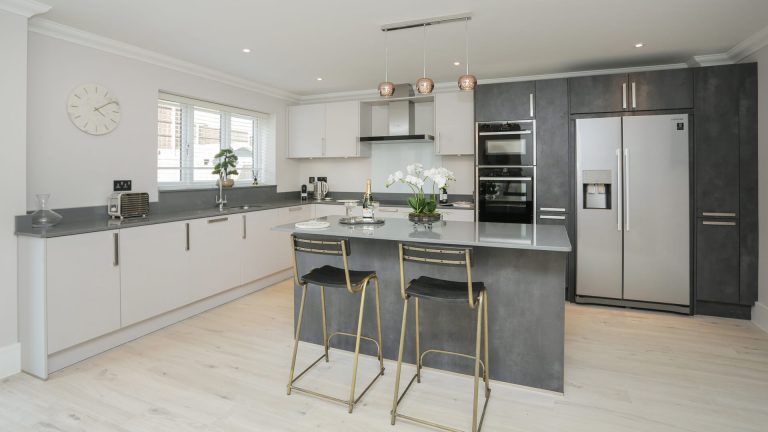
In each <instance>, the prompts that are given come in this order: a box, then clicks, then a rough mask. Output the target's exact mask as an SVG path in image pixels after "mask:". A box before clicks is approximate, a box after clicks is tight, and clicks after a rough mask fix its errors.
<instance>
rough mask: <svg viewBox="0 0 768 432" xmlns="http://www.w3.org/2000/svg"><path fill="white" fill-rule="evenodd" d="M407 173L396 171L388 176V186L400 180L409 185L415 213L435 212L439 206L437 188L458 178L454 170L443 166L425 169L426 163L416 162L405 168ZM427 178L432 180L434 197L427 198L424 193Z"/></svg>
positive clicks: (410, 201)
mask: <svg viewBox="0 0 768 432" xmlns="http://www.w3.org/2000/svg"><path fill="white" fill-rule="evenodd" d="M405 171H406V173H407V175H405V174H403V172H402V171H395V172H394V173H392V174H390V175H389V177H387V183H386V186H387V187H390V186H392V185H393V184H395V183H397V182H400V183H403V184H406V185H408V186H409V187H410V188H411V190H412V191H413V197H411V198H410V199H409V200H408V204H409V205H410V206H411V208H413V210H414V212H415V213H434V212H435V209H436V208H437V199H436V197H435V193H436V192H437V189H441V188H444V187H447V185H448V182H449V181H453V180H456V178H455V177H454V176H453V172H452V171H450V170H448V169H446V168H443V167H439V168H429V169H427V170H425V169H424V165H422V164H420V163H414V164H411V165H408V166H407V167H406V168H405ZM427 180H431V181H432V197H431V198H429V199H427V197H426V196H425V194H424V185H425V184H426V183H427Z"/></svg>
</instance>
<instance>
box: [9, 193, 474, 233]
mask: <svg viewBox="0 0 768 432" xmlns="http://www.w3.org/2000/svg"><path fill="white" fill-rule="evenodd" d="M304 204H334V205H341V204H342V203H339V202H336V201H314V200H309V201H300V200H298V199H288V200H278V201H270V202H259V203H254V204H249V205H248V208H242V207H241V206H242V204H240V205H233V206H231V207H228V208H226V209H225V210H224V211H223V212H220V211H219V210H218V208H215V207H210V208H205V209H191V210H178V211H166V212H157V213H152V214H150V215H149V216H147V217H144V218H131V219H125V220H123V221H121V220H119V219H110V218H109V217H108V216H107V215H106V208H105V209H104V212H100V213H95V214H88V215H86V216H80V217H74V218H73V217H67V216H65V217H64V219H63V220H62V221H61V222H60V223H59V224H58V225H56V226H53V227H50V228H47V229H43V228H34V227H33V226H32V217H31V215H24V216H17V217H16V235H20V236H28V237H40V238H50V237H62V236H68V235H75V234H85V233H90V232H97V231H108V230H116V229H120V228H130V227H136V226H142V225H154V224H161V223H168V222H178V221H183V220H191V219H202V218H208V217H215V216H220V215H229V214H239V213H247V212H253V211H259V210H270V209H275V208H281V207H293V206H297V205H304ZM380 205H382V206H387V207H389V206H396V207H406V205H405V204H404V203H403V202H402V201H400V200H398V201H394V200H393V201H388V200H382V201H380ZM441 208H442V206H441ZM445 208H446V209H450V208H453V207H445ZM456 208H457V209H459V208H458V207H456Z"/></svg>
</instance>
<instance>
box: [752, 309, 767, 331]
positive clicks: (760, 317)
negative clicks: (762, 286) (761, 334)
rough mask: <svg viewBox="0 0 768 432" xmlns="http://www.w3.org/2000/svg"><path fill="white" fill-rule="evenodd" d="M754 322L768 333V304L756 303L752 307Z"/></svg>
mask: <svg viewBox="0 0 768 432" xmlns="http://www.w3.org/2000/svg"><path fill="white" fill-rule="evenodd" d="M752 322H753V323H755V325H757V326H758V327H760V328H761V329H762V330H763V331H765V332H766V333H768V306H766V305H765V304H763V303H760V302H757V303H755V307H754V308H752Z"/></svg>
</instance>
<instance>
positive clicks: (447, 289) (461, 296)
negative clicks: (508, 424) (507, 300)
mask: <svg viewBox="0 0 768 432" xmlns="http://www.w3.org/2000/svg"><path fill="white" fill-rule="evenodd" d="M399 249H400V296H401V297H402V298H403V325H402V329H401V331H400V349H399V351H398V355H397V374H396V377H395V396H394V400H393V401H392V411H391V415H392V424H393V425H394V424H395V420H396V419H397V418H398V417H399V418H402V419H405V420H409V421H412V422H415V423H420V424H423V425H426V426H430V427H433V428H437V429H442V430H446V431H451V432H462V431H461V429H456V428H453V427H449V426H445V425H441V424H438V423H435V422H432V421H429V420H424V419H420V418H417V417H413V416H409V415H405V414H400V413H398V412H397V410H398V407H399V405H400V404H401V402H402V400H403V398H404V397H405V394H406V393H408V390H410V388H411V386H412V385H413V382H414V381H416V382H417V383H420V382H421V368H422V367H423V364H424V356H425V355H427V354H430V353H435V354H447V355H454V356H458V357H463V358H467V359H471V360H474V363H475V374H474V377H475V386H474V387H475V391H474V398H473V405H472V432H479V431H480V429H481V428H482V427H483V420H484V419H485V410H486V408H487V407H488V400H489V399H490V396H491V388H490V383H489V377H490V374H489V365H488V293H487V291H486V289H485V285H484V284H483V283H482V282H473V281H472V256H471V255H472V249H471V248H457V247H448V246H433V245H419V244H403V243H400V245H399ZM406 261H409V262H414V263H422V264H434V265H444V266H461V267H465V268H466V271H467V282H466V283H464V282H454V281H448V280H444V279H436V278H431V277H427V276H421V277H418V278H416V279H413V280H411V281H410V283H409V284H408V287H407V288H406V285H405V262H406ZM411 297H414V299H415V309H416V310H415V312H416V374H415V375H414V376H413V378H411V381H410V382H409V383H408V386H407V387H406V388H405V390H404V391H403V394H402V395H399V392H400V371H401V368H402V365H403V349H404V346H405V331H406V324H407V319H408V301H409V300H410V298H411ZM420 299H423V300H431V301H443V302H465V301H467V300H469V308H470V310H477V333H476V342H475V355H474V356H472V355H468V354H463V353H457V352H452V351H444V350H439V349H429V350H426V351H424V352H422V351H421V344H420V342H421V341H420V340H419V330H420V329H419V300H420ZM481 339H482V340H483V341H484V342H483V345H484V348H485V349H484V353H483V356H484V360H485V361H484V362H483V360H480V351H481ZM481 367H482V378H483V381H484V382H485V403H484V404H483V411H482V414H481V415H480V421H479V422H478V419H477V411H478V410H477V403H478V392H479V381H480V377H481V375H480V368H481Z"/></svg>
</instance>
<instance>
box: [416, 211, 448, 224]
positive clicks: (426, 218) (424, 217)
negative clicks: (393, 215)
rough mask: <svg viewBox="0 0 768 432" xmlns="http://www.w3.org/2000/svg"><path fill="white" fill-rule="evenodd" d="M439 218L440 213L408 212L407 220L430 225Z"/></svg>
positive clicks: (440, 216)
mask: <svg viewBox="0 0 768 432" xmlns="http://www.w3.org/2000/svg"><path fill="white" fill-rule="evenodd" d="M441 218H442V215H440V213H408V220H409V221H411V222H413V223H415V224H425V225H431V224H433V223H435V222H439V221H440V219H441Z"/></svg>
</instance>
